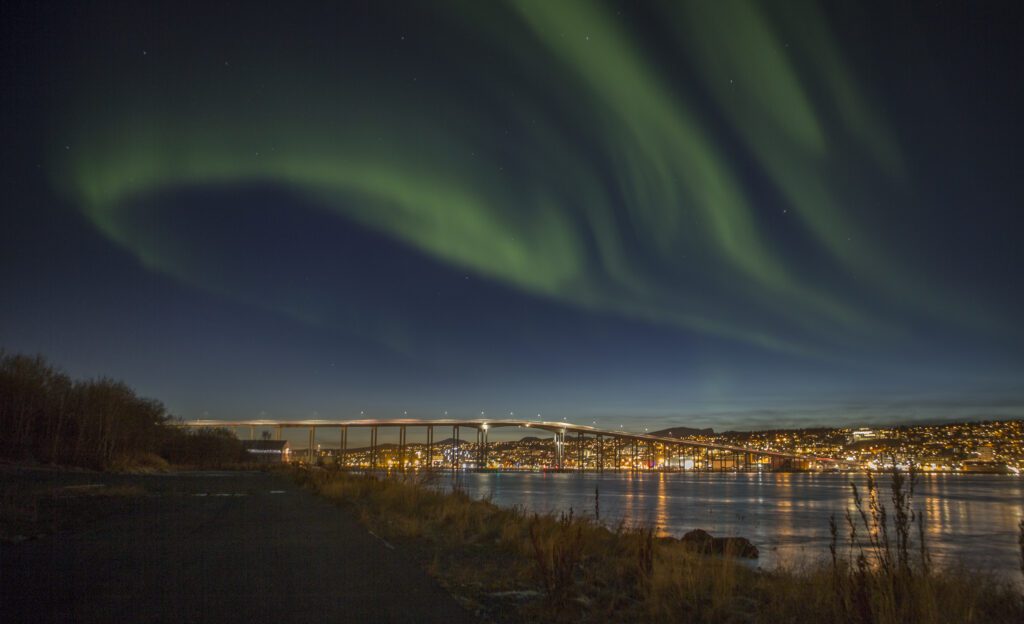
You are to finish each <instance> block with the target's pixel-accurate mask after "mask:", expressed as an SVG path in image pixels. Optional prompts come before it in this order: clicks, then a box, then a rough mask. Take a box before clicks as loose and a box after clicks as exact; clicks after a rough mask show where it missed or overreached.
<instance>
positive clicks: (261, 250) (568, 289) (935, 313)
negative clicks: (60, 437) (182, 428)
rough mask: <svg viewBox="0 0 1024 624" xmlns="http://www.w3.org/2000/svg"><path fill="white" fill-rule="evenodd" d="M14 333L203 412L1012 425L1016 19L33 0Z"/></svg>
mask: <svg viewBox="0 0 1024 624" xmlns="http://www.w3.org/2000/svg"><path fill="white" fill-rule="evenodd" d="M5 11H8V13H9V18H8V19H5V20H4V25H3V29H4V41H5V53H4V55H3V57H4V60H3V82H4V88H3V89H2V91H3V93H4V95H3V96H2V97H3V112H4V130H5V132H4V141H3V145H2V152H3V173H2V175H3V180H4V188H5V199H4V202H3V206H2V208H0V211H2V215H0V216H2V222H0V224H2V227H0V246H2V247H0V284H2V287H3V305H2V308H0V346H2V347H3V348H5V349H6V350H8V351H19V352H39V353H42V354H44V355H46V356H47V357H48V358H50V359H51V360H52V361H53V362H55V363H56V364H58V365H60V366H62V367H63V368H64V369H66V370H67V371H68V372H69V373H71V374H73V375H76V376H86V377H90V376H99V375H109V376H113V377H117V378H121V379H124V380H125V381H126V382H128V383H129V384H131V385H132V386H134V387H135V388H137V389H138V390H139V391H140V392H141V393H143V394H145V395H148V396H152V397H155V398H158V399H160V400H162V401H164V402H165V404H166V405H167V406H168V408H169V409H170V410H171V411H172V412H173V413H174V414H177V415H180V416H182V417H185V418H192V417H210V418H247V417H259V416H267V417H276V418H302V417H312V416H316V417H321V418H335V417H337V418H344V417H355V416H358V415H359V414H360V412H361V411H363V412H365V413H366V415H367V416H381V417H388V416H398V415H401V414H403V413H404V412H405V411H408V413H409V415H416V416H422V417H428V416H436V415H440V414H442V413H443V412H444V411H445V410H447V411H448V412H449V414H451V415H456V416H458V415H464V416H465V417H472V416H476V415H479V413H480V411H486V412H487V413H488V414H494V415H497V414H507V413H508V412H510V411H512V412H515V413H516V414H517V415H522V416H526V417H536V415H537V414H543V417H544V418H565V419H569V420H575V421H580V422H590V421H596V422H597V423H598V424H602V425H607V426H613V427H617V426H619V425H620V424H621V425H624V426H625V427H626V428H633V429H642V428H643V427H645V426H646V427H650V428H652V429H653V428H655V427H657V428H661V427H663V426H667V425H669V424H671V425H691V426H712V427H715V428H716V429H726V428H766V427H788V426H811V425H818V424H860V423H870V422H879V421H884V422H894V421H909V420H922V419H927V420H933V419H946V418H950V419H952V418H989V417H1000V416H1015V417H1019V416H1021V415H1024V396H1022V395H1024V392H1022V389H1024V386H1022V384H1021V381H1020V380H1021V379H1022V371H1024V350H1022V346H1024V337H1022V333H1021V330H1020V327H1019V323H1018V320H1017V319H1019V318H1021V316H1022V313H1024V295H1022V294H1021V288H1020V276H1021V272H1022V269H1024V258H1022V253H1021V250H1020V243H1019V241H1020V234H1021V222H1022V220H1021V216H1020V208H1021V206H1022V205H1024V201H1022V200H1024V191H1022V186H1021V183H1020V180H1019V170H1020V162H1021V159H1020V156H1019V146H1020V145H1021V139H1022V138H1024V136H1022V134H1024V132H1022V130H1021V124H1020V122H1019V113H1018V111H1019V110H1021V109H1022V108H1024V106H1022V105H1024V97H1022V95H1024V94H1022V92H1021V89H1022V87H1021V84H1022V83H1024V81H1022V80H1021V61H1020V60H1019V59H1020V58H1022V56H1024V55H1021V54H1020V50H1019V43H1018V41H1017V39H1018V34H1019V32H1020V31H1021V27H1022V26H1024V20H1022V18H1021V11H1020V10H1019V9H1018V8H1016V7H1013V6H1010V4H1009V3H1005V4H1003V3H1000V4H995V3H993V4H992V5H990V6H970V5H965V6H947V5H939V6H927V7H918V6H910V5H907V4H903V3H896V5H895V6H893V3H883V4H879V5H877V6H874V7H868V8H865V7H863V6H861V7H856V6H849V5H848V4H847V3H843V4H834V5H833V4H826V5H824V7H819V6H817V5H813V4H802V3H798V2H795V3H786V4H785V5H777V4H771V3H765V4H758V3H742V2H735V3H665V4H664V5H659V4H657V3H650V4H644V5H641V6H639V7H637V6H633V4H632V3H623V4H617V3H591V2H580V3H576V2H564V3H545V2H524V3H510V4H505V3H488V4H486V5H482V4H480V3H458V2H455V3H441V4H437V5H432V6H426V5H424V6H419V7H416V6H410V5H408V4H406V3H381V2H372V3H348V4H346V5H345V6H342V7H333V8H329V9H308V8H307V9H303V10H300V9H297V8H285V7H282V6H275V5H273V4H269V3H268V4H267V5H265V6H264V5H261V4H259V3H257V4H255V5H253V6H251V7H250V8H249V10H248V11H247V12H245V13H237V12H235V11H233V10H228V9H227V8H217V7H210V6H207V5H206V4H196V5H189V4H187V3H186V4H184V5H182V4H180V3H174V4H166V5H162V4H159V3H155V4H147V5H146V6H144V7H143V6H137V5H135V4H129V3H126V4H123V5H120V4H118V3H108V4H104V5H103V6H95V7H82V6H77V5H71V6H69V7H63V8H62V7H39V6H36V5H35V3H15V4H14V5H13V6H11V7H10V8H9V9H5Z"/></svg>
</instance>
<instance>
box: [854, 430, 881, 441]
mask: <svg viewBox="0 0 1024 624" xmlns="http://www.w3.org/2000/svg"><path fill="white" fill-rule="evenodd" d="M876 437H878V433H876V432H875V430H874V429H868V428H866V427H862V428H860V429H854V430H853V432H852V433H850V438H849V442H850V444H855V443H857V442H863V441H864V440H874V439H875V438H876Z"/></svg>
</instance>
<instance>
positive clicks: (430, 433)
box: [427, 425, 434, 469]
mask: <svg viewBox="0 0 1024 624" xmlns="http://www.w3.org/2000/svg"><path fill="white" fill-rule="evenodd" d="M433 467H434V426H433V425H430V426H429V427H427V468H428V469H429V468H433Z"/></svg>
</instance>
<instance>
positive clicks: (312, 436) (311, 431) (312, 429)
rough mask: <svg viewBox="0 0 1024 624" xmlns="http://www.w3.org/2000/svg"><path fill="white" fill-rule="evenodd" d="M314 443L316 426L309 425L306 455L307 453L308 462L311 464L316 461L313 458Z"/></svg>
mask: <svg viewBox="0 0 1024 624" xmlns="http://www.w3.org/2000/svg"><path fill="white" fill-rule="evenodd" d="M315 444H316V427H310V428H309V453H308V455H309V463H310V464H311V465H312V464H314V463H316V462H315V460H314V458H313V453H314V452H315V451H314V448H315V447H314V445H315Z"/></svg>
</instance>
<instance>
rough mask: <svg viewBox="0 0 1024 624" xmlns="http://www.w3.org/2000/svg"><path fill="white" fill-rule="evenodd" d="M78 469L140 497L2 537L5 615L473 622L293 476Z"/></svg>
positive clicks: (93, 480)
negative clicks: (33, 534) (60, 526)
mask: <svg viewBox="0 0 1024 624" xmlns="http://www.w3.org/2000/svg"><path fill="white" fill-rule="evenodd" d="M38 478H39V479H44V480H45V479H53V478H54V477H52V476H46V475H41V476H40V477H38ZM74 479H75V480H77V481H80V482H83V483H88V484H98V483H108V484H111V485H115V486H116V485H123V484H125V483H126V482H130V483H132V484H137V485H140V486H141V487H142V488H143V489H144V490H145V494H143V495H141V496H137V497H134V498H133V499H132V501H131V503H130V505H128V506H127V507H125V508H124V509H121V510H119V511H118V513H116V514H113V515H109V516H107V517H105V518H101V519H98V520H95V521H94V522H92V523H91V524H87V525H85V526H82V527H78V528H75V529H73V530H70V531H68V530H65V531H61V532H58V533H56V534H54V535H50V536H47V537H41V538H39V539H33V540H29V541H25V542H21V543H16V544H11V543H5V544H0V621H3V622H30V621H31V622H112V621H119V622H175V623H177V622H247V623H250V622H251V623H258V622H274V623H279V622H289V621H320V622H446V623H458V622H470V621H474V618H473V617H472V616H471V615H470V614H469V613H468V612H467V611H465V610H464V609H463V608H462V607H461V606H460V605H459V604H458V603H457V602H456V601H455V600H454V599H453V598H452V597H451V596H450V595H449V594H448V593H447V592H446V591H445V590H444V589H443V588H441V587H440V586H439V585H438V584H437V583H436V582H435V581H434V580H433V579H431V578H430V577H428V576H427V575H426V573H424V572H423V571H422V570H421V569H420V567H419V566H418V565H417V564H416V563H415V562H414V561H413V560H412V559H411V558H410V557H408V556H407V555H406V554H405V553H403V552H401V550H393V549H392V548H391V547H389V545H387V544H386V543H385V542H383V541H381V540H380V539H378V538H376V537H374V536H373V535H371V534H369V533H368V532H367V530H366V529H365V528H364V527H362V526H361V525H359V523H358V522H357V521H356V520H355V519H354V518H353V517H352V516H351V515H350V514H349V513H348V512H346V511H344V510H342V509H339V508H338V507H337V506H335V505H333V504H331V503H329V502H327V501H325V500H323V499H322V498H318V497H316V496H314V495H312V494H310V493H308V492H306V491H303V490H301V489H299V488H298V487H296V486H295V485H294V484H293V483H292V481H291V480H290V479H287V478H286V477H280V476H274V475H271V474H264V473H258V472H200V473H182V474H175V475H152V476H132V477H124V476H103V475H95V474H92V475H88V474H86V475H81V474H79V475H75V476H74Z"/></svg>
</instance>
